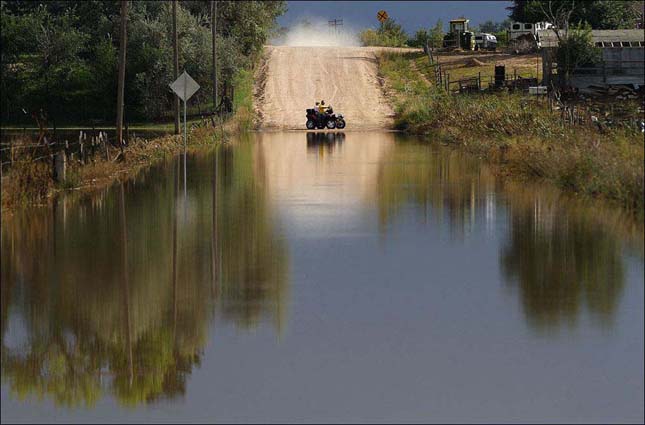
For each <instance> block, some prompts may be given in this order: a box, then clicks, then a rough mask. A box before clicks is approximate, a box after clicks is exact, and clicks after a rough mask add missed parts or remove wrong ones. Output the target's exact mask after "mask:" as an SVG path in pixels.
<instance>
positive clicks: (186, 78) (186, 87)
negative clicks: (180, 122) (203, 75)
mask: <svg viewBox="0 0 645 425" xmlns="http://www.w3.org/2000/svg"><path fill="white" fill-rule="evenodd" d="M170 88H171V89H172V91H174V92H175V93H176V94H177V96H179V98H180V99H181V100H183V101H184V102H186V101H187V100H188V99H190V98H191V97H192V95H194V94H195V92H196V91H197V90H199V84H197V82H196V81H195V80H193V79H192V77H191V76H190V75H188V73H187V72H186V71H184V72H183V73H182V74H181V75H180V76H179V78H177V79H176V80H175V82H174V83H172V84H170Z"/></svg>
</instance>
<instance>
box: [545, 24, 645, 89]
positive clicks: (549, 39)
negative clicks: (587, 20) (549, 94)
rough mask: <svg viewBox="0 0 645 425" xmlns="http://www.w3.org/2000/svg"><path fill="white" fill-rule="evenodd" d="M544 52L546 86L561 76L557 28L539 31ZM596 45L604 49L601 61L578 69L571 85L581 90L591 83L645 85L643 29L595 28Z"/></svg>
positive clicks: (593, 40) (593, 32)
mask: <svg viewBox="0 0 645 425" xmlns="http://www.w3.org/2000/svg"><path fill="white" fill-rule="evenodd" d="M537 36H538V40H540V45H541V52H542V71H543V75H544V82H543V84H544V85H550V83H551V82H552V81H554V79H555V78H556V77H557V75H555V74H556V72H557V71H556V70H557V64H555V53H556V49H557V47H558V37H557V36H556V33H555V31H554V30H553V29H547V30H540V31H538V34H537ZM591 38H592V42H593V43H594V45H595V46H596V47H598V48H600V49H601V51H602V60H601V62H599V63H597V64H595V65H593V66H587V67H581V68H579V69H577V70H576V71H575V72H574V74H573V76H572V78H571V85H572V86H573V87H576V88H578V89H580V88H586V87H589V86H590V85H609V84H634V85H638V86H643V85H645V81H644V78H645V71H644V67H643V65H644V60H645V57H644V54H643V53H644V52H645V34H644V32H643V30H640V29H628V30H592V31H591Z"/></svg>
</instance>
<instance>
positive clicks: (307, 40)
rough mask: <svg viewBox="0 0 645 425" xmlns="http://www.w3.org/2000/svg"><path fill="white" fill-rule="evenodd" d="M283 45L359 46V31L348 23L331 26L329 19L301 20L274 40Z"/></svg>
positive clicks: (273, 42)
mask: <svg viewBox="0 0 645 425" xmlns="http://www.w3.org/2000/svg"><path fill="white" fill-rule="evenodd" d="M272 44H274V45H282V46H325V47H358V46H360V45H361V43H360V41H359V39H358V31H356V30H355V29H353V28H352V27H351V26H349V25H348V24H347V23H345V22H344V23H343V25H342V26H337V27H336V28H334V27H330V26H329V24H328V22H327V21H322V20H321V21H316V22H311V21H309V20H307V21H305V22H300V23H298V24H295V25H293V26H291V27H289V28H288V30H287V32H286V33H285V34H283V35H282V36H281V37H279V38H276V39H274V40H273V41H272Z"/></svg>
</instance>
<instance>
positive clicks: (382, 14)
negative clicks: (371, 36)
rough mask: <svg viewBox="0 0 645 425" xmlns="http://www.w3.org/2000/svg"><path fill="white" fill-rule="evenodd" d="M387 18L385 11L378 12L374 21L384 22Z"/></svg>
mask: <svg viewBox="0 0 645 425" xmlns="http://www.w3.org/2000/svg"><path fill="white" fill-rule="evenodd" d="M387 18H388V16H387V12H386V11H385V10H379V11H378V13H377V14H376V19H378V20H379V22H385V21H386V20H387Z"/></svg>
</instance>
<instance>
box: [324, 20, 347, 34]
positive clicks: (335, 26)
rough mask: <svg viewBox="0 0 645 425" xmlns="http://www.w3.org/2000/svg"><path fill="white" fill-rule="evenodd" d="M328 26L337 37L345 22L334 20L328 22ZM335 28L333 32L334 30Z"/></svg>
mask: <svg viewBox="0 0 645 425" xmlns="http://www.w3.org/2000/svg"><path fill="white" fill-rule="evenodd" d="M327 25H328V26H329V30H330V32H331V33H333V35H335V36H337V35H338V33H339V28H338V27H342V26H343V20H342V19H333V20H331V21H327ZM332 28H333V30H332Z"/></svg>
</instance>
